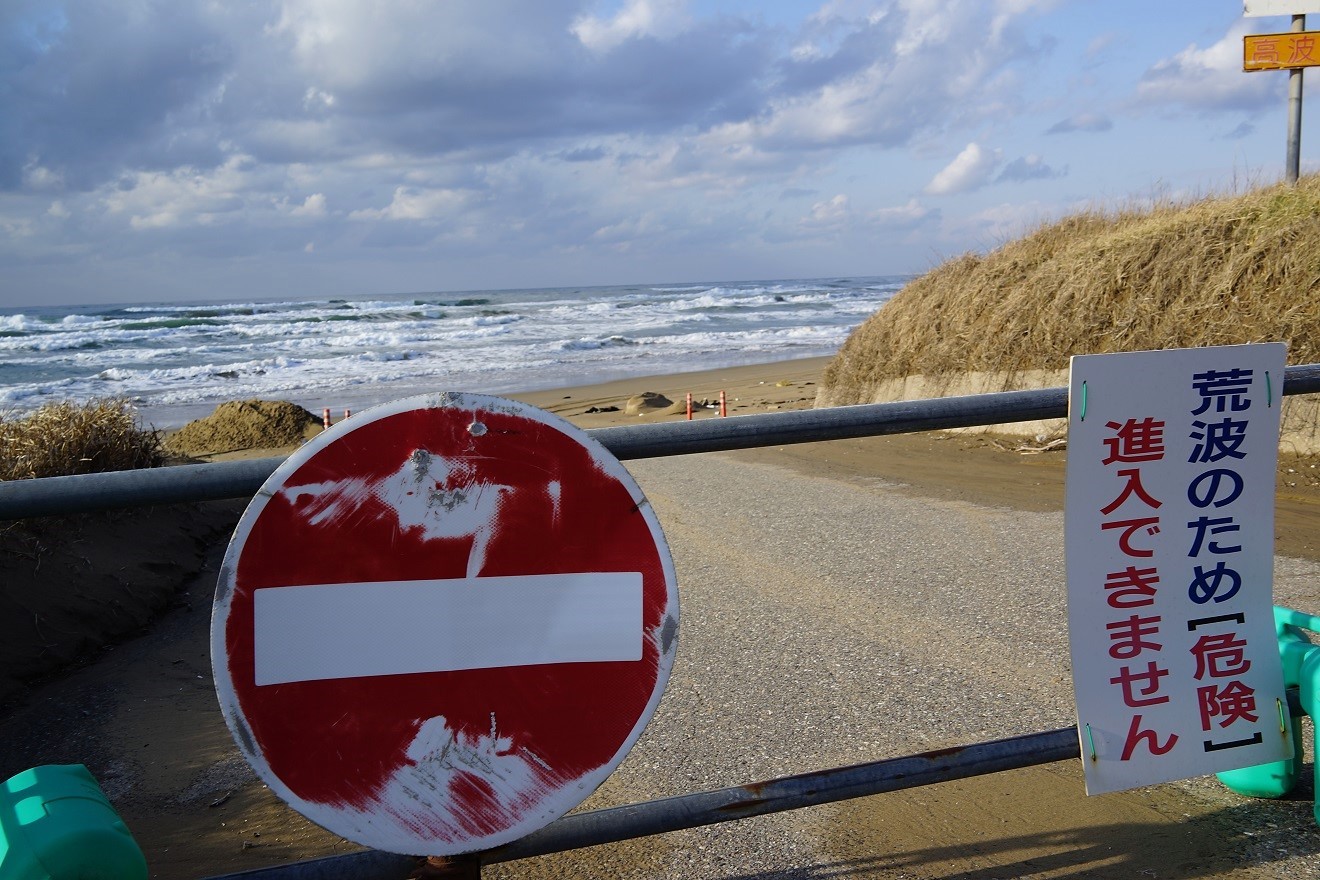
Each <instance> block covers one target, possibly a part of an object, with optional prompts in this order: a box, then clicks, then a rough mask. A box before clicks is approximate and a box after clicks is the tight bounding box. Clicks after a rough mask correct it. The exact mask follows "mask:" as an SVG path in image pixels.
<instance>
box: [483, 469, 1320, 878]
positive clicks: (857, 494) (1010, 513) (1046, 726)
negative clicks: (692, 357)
mask: <svg viewBox="0 0 1320 880" xmlns="http://www.w3.org/2000/svg"><path fill="white" fill-rule="evenodd" d="M629 468H630V470H631V471H632V472H633V474H634V475H635V477H636V478H637V480H638V482H639V483H640V484H641V486H642V488H643V490H644V491H645V492H646V494H647V497H648V498H649V500H650V501H651V503H652V504H653V505H654V507H655V509H656V511H657V513H658V515H659V518H660V522H661V524H662V526H663V528H664V530H665V533H666V536H667V539H668V541H669V544H670V546H671V549H672V552H673V554H674V558H675V564H676V568H677V572H678V578H679V589H680V603H681V615H682V624H681V630H680V636H679V640H680V641H679V649H678V658H677V661H676V663H675V668H674V673H673V675H672V677H671V679H670V683H669V687H668V690H667V692H666V694H665V697H664V699H663V701H662V702H661V705H660V708H659V710H658V712H657V715H656V717H655V718H654V719H653V721H652V722H651V724H650V726H649V727H648V728H647V730H646V732H645V733H644V734H643V736H642V738H641V740H640V741H639V743H638V745H637V746H636V747H635V748H634V750H633V752H632V753H631V754H630V755H629V757H628V758H627V759H626V760H625V762H624V763H623V765H622V766H621V767H620V768H619V770H618V771H616V773H615V774H614V776H612V777H611V778H610V780H608V781H607V783H606V784H605V785H604V786H603V787H602V789H601V790H600V791H599V792H598V793H597V795H596V796H595V797H594V798H593V799H592V801H590V802H589V804H588V806H592V807H599V806H608V805H615V804H620V803H628V802H631V801H636V800H641V799H648V798H656V797H665V796H670V795H676V794H681V793H684V792H688V791H696V790H705V789H712V788H719V787H723V786H728V785H736V784H742V783H747V782H753V781H758V780H764V779H769V778H772V777H776V776H781V775H785V774H792V773H800V772H804V771H809V770H817V769H822V768H826V767H833V766H838V765H845V764H852V763H858V762H861V761H869V760H876V759H881V758H889V757H896V756H902V755H908V754H913V753H915V752H920V751H924V750H927V749H933V748H941V747H946V746H952V745H956V744H964V743H972V742H978V741H984V740H988V739H996V738H1000V737H1006V736H1012V735H1015V734H1022V733H1031V732H1037V731H1043V730H1050V729H1054V728H1059V727H1064V726H1068V725H1071V724H1072V723H1073V721H1074V718H1073V707H1072V687H1071V681H1070V672H1069V666H1068V640H1067V631H1066V621H1067V617H1066V611H1065V600H1066V596H1065V583H1064V567H1063V516H1062V513H1057V512H1056V513H1032V512H1023V511H1020V510H1010V509H1004V508H993V507H987V506H981V505H977V504H971V503H966V502H956V501H941V500H933V499H929V498H920V497H912V496H911V494H910V493H901V492H897V491H894V490H893V487H892V486H887V485H885V484H883V483H879V482H877V481H874V480H867V479H854V480H852V481H847V482H843V481H838V480H834V479H824V478H812V477H808V476H803V475H801V474H799V473H795V472H791V471H788V470H785V469H781V468H777V467H772V466H767V465H761V464H752V463H747V462H744V461H742V460H740V459H739V458H738V457H737V456H736V455H706V456H683V457H678V458H672V459H661V460H648V461H635V462H631V463H630V464H629ZM1318 574H1320V567H1317V566H1316V565H1315V564H1313V563H1309V562H1304V561H1297V560H1281V561H1280V575H1279V576H1280V587H1281V589H1280V593H1281V594H1283V595H1285V596H1291V597H1292V600H1293V601H1297V600H1298V598H1299V596H1300V594H1301V593H1305V594H1308V595H1309V596H1310V598H1311V600H1312V602H1313V600H1314V598H1315V596H1316V585H1317V584H1320V578H1317V575H1318ZM1290 591H1291V592H1290ZM1074 763H1075V762H1068V763H1067V764H1055V765H1050V767H1049V768H1045V769H1041V768H1036V769H1034V770H1032V771H1014V772H1013V773H1009V774H1002V776H1003V777H1004V778H1003V779H1002V780H998V781H996V782H995V783H994V787H993V791H994V796H995V797H996V798H998V799H999V803H998V804H991V805H989V806H988V807H987V805H986V804H984V803H978V804H976V805H975V808H974V809H971V808H970V807H972V805H970V804H966V803H963V802H962V801H961V800H960V798H966V797H978V798H982V799H984V795H983V794H981V795H978V794H977V791H978V789H976V787H975V786H971V787H968V786H966V785H963V786H961V788H960V789H959V790H957V791H953V792H952V793H946V794H944V795H943V796H941V795H940V794H937V793H936V792H935V789H938V788H942V787H941V786H934V787H930V788H927V789H924V792H926V794H923V795H918V796H915V797H905V796H904V794H902V793H900V794H896V795H880V796H877V797H873V798H866V799H862V800H860V801H856V802H852V803H851V804H849V805H847V806H827V807H819V808H812V809H807V810H799V811H794V812H790V813H784V814H778V815H775V816H769V817H762V818H758V819H754V820H750V821H745V822H737V823H728V824H723V825H718V826H711V827H709V828H705V829H697V830H690V831H683V832H676V833H671V834H666V835H662V836H659V837H654V838H648V839H643V840H638V841H630V842H625V843H620V844H612V845H608V846H602V847H597V848H594V849H591V850H586V851H580V852H577V853H570V854H563V855H557V856H551V857H544V858H541V859H535V860H528V861H522V862H516V863H510V864H508V865H503V866H490V867H487V869H486V872H485V874H484V876H489V877H520V878H523V877H542V876H544V877H552V876H566V875H569V874H575V875H578V876H597V877H599V876H608V877H656V876H682V877H712V878H713V877H750V876H757V877H763V876H764V877H773V878H789V877H804V878H806V877H810V878H818V877H826V876H839V875H865V876H884V877H934V876H959V877H963V876H966V877H978V878H989V877H994V876H1005V877H1007V876H1025V875H1028V874H1031V875H1034V876H1072V875H1074V874H1073V872H1074V871H1075V872H1076V875H1086V876H1114V877H1119V876H1134V875H1136V874H1138V873H1142V872H1146V871H1150V872H1152V874H1153V875H1155V876H1161V877H1168V876H1183V877H1193V876H1195V877H1201V876H1251V877H1257V876H1259V877H1267V876H1268V877H1274V876H1280V877H1282V876H1290V877H1297V876H1308V875H1311V874H1312V873H1313V872H1315V871H1316V865H1317V856H1316V855H1315V853H1316V852H1317V851H1320V833H1317V829H1316V827H1315V825H1314V824H1313V823H1312V822H1311V819H1310V809H1309V807H1310V805H1309V803H1308V802H1305V801H1294V802H1290V803H1273V802H1271V803H1268V804H1266V805H1265V806H1263V807H1261V808H1259V810H1256V811H1255V812H1251V811H1247V812H1244V809H1245V808H1243V807H1242V806H1241V803H1255V802H1242V801H1241V799H1235V797H1234V796H1232V795H1229V794H1227V793H1226V792H1225V791H1224V790H1223V789H1222V788H1221V787H1219V786H1218V785H1217V784H1216V783H1214V782H1213V781H1211V780H1201V781H1198V782H1193V783H1189V784H1187V785H1182V786H1162V787H1159V789H1157V790H1153V791H1151V792H1148V793H1141V792H1138V793H1135V794H1131V795H1109V796H1106V797H1104V798H1092V799H1086V798H1085V797H1084V796H1083V794H1082V783H1081V773H1080V769H1079V768H1078V767H1076V766H1074ZM949 785H950V786H954V787H958V784H949ZM960 792H961V794H960ZM1056 797H1057V798H1060V799H1062V800H1063V801H1066V802H1060V803H1051V800H1052V799H1053V798H1056ZM941 803H942V804H943V806H941ZM1230 813H1231V815H1230ZM1024 817H1026V818H1024ZM1189 819H1192V820H1194V824H1192V825H1188V824H1186V823H1187V821H1188V820H1189ZM1009 822H1012V823H1014V824H1013V826H1012V827H1011V829H1006V830H1004V831H1003V832H1001V831H1000V830H999V823H1009ZM1020 823H1026V824H1028V825H1030V826H1031V828H1030V830H1029V831H1028V830H1024V828H1023V827H1019V826H1020ZM841 825H842V826H848V827H844V828H841V827H840V826H841ZM858 825H860V826H863V827H865V826H879V827H882V828H884V827H888V828H889V831H888V832H886V833H882V834H881V835H880V836H879V837H877V836H876V835H874V834H871V835H866V834H858V833H854V832H853V831H852V830H850V829H851V828H852V827H853V826H858ZM922 826H930V827H925V828H923V827H922ZM1221 826H1222V827H1221ZM936 828H938V829H940V830H938V831H936V830H935V829H936ZM1088 828H1089V829H1091V832H1090V833H1088V832H1087V830H1086V829H1088ZM1207 828H1212V829H1213V831H1212V837H1213V838H1214V839H1213V840H1212V839H1210V838H1209V837H1207V834H1206V829H1207ZM1253 828H1255V829H1256V830H1255V831H1252V830H1251V829H1253ZM894 829H898V830H897V831H895V830H894ZM903 829H909V830H907V831H904V830H903ZM1115 829H1117V830H1115ZM1271 829H1272V830H1271ZM1065 830H1066V832H1067V833H1064V832H1065ZM1010 832H1011V833H1012V834H1015V835H1018V836H1019V837H1021V838H1030V839H1026V840H1025V842H1022V843H1021V844H1020V847H1018V848H1020V849H1021V850H1022V851H1023V852H1022V853H1013V852H1007V851H1006V850H1008V849H1011V848H1010V847H1006V846H1005V844H1004V842H1003V838H1004V835H1005V834H1008V833H1010ZM1294 832H1295V833H1294ZM886 834H887V835H888V836H886ZM1125 834H1126V835H1128V836H1129V837H1130V838H1131V839H1132V841H1133V843H1131V845H1130V847H1129V849H1130V851H1124V849H1125V846H1127V844H1125V843H1124V840H1123V836H1124V835H1125ZM996 835H998V836H996ZM1069 835H1073V836H1072V837H1069ZM1107 836H1109V837H1113V839H1108V840H1107V839H1106V838H1107ZM1165 837H1167V838H1168V840H1165ZM928 838H933V839H934V840H936V841H938V842H939V843H937V844H936V845H935V847H936V848H937V849H938V848H940V847H948V848H950V849H951V851H950V852H949V853H944V854H943V855H941V857H940V858H927V857H925V856H923V857H921V858H916V859H914V858H912V857H911V854H910V852H909V853H904V852H902V851H899V852H897V853H896V852H893V851H892V848H893V847H895V846H897V847H899V848H900V850H901V847H902V846H904V845H905V844H906V845H909V846H915V845H916V844H915V843H914V841H920V842H921V843H922V845H923V846H927V847H929V846H931V844H930V842H929V840H928ZM878 840H879V841H880V842H881V843H882V844H884V845H885V846H886V847H887V848H888V849H887V851H881V850H879V849H877V841H878ZM1097 841H1098V842H1097ZM1148 842H1149V843H1148ZM1115 843H1117V844H1118V846H1117V849H1118V850H1119V852H1117V853H1115V851H1114V850H1115V846H1114V844H1115ZM1014 846H1018V845H1017V844H1015V845H1014ZM959 847H961V848H962V852H961V853H960V852H958V849H959ZM978 849H979V850H981V851H982V852H980V853H978ZM995 850H999V854H998V855H994V854H993V852H994V851H995ZM987 852H989V853H991V854H989V855H987V854H986V853H987ZM1024 853H1025V855H1024ZM1078 853H1080V855H1078ZM1047 856H1048V858H1046V857H1047ZM1032 858H1036V859H1037V861H1036V862H1032ZM941 859H942V860H941ZM1001 866H1006V867H1001ZM1001 871H1002V873H1000V872H1001ZM1106 872H1108V873H1106ZM1242 872H1245V873H1242Z"/></svg>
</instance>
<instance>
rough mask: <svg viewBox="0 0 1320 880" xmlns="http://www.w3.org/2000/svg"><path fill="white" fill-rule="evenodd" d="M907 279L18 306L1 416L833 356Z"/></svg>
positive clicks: (473, 385) (543, 382)
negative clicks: (88, 404)
mask: <svg viewBox="0 0 1320 880" xmlns="http://www.w3.org/2000/svg"><path fill="white" fill-rule="evenodd" d="M907 280H908V278H907V277H899V276H882V277H866V278H836V279H817V280H805V281H804V280H782V281H749V282H739V283H721V284H673V285H623V286H617V287H585V288H548V289H540V290H499V291H473V292H464V293H443V294H406V295H404V294H400V295H389V296H362V297H347V298H335V299H329V298H326V299H317V298H310V297H300V298H296V299H294V298H291V299H284V300H274V299H272V300H262V301H250V302H243V301H226V302H208V303H198V302H186V303H185V302H180V303H150V304H116V305H97V306H41V307H23V308H10V309H0V412H10V413H22V412H24V411H30V410H32V409H35V408H37V407H39V406H41V405H42V404H44V403H48V402H54V401H64V400H72V401H78V402H81V401H86V400H90V399H96V398H126V399H128V400H130V401H131V402H132V403H133V404H134V405H135V406H136V408H137V410H138V413H139V417H140V418H141V420H142V422H143V424H144V425H150V426H154V427H156V428H160V429H167V428H174V427H179V426H181V425H183V424H185V423H187V422H188V421H190V420H191V419H195V418H200V417H201V416H204V415H207V414H209V413H210V411H211V410H212V409H214V407H215V406H216V404H218V403H221V402H223V401H226V400H242V399H250V398H267V399H280V400H291V401H294V402H296V403H298V404H300V405H302V406H304V407H306V408H307V409H310V410H311V411H313V412H318V413H319V412H320V411H321V409H322V408H324V407H330V408H332V409H334V410H336V411H338V410H342V409H345V408H350V409H356V410H361V409H364V408H366V407H368V406H371V405H374V404H377V403H382V402H385V401H388V400H395V399H398V398H401V397H408V396H412V395H415V394H422V393H428V392H436V391H466V392H480V393H487V394H500V393H510V392H515V391H535V390H541V389H547V388H558V387H563V386H568V385H582V384H588V383H595V382H608V381H613V380H615V379H623V378H628V377H632V376H653V375H664V374H670V373H680V372H688V371H693V370H705V369H715V368H719V367H729V366H738V365H742V364H753V363H767V362H772V361H778V360H789V359H793V358H803V357H814V356H819V355H829V354H833V353H834V352H835V351H837V350H838V348H839V346H840V345H842V344H843V341H844V340H845V339H846V338H847V337H848V334H849V333H850V332H851V331H852V329H853V328H854V327H856V326H857V325H858V324H859V323H861V322H862V321H863V320H865V319H866V318H867V317H869V316H870V315H871V314H872V313H873V312H875V310H876V309H878V308H880V306H882V305H883V304H884V303H885V302H886V301H888V300H889V298H890V297H892V296H893V295H894V294H895V293H896V292H897V291H898V290H899V288H900V287H902V285H903V284H904V283H906V281H907Z"/></svg>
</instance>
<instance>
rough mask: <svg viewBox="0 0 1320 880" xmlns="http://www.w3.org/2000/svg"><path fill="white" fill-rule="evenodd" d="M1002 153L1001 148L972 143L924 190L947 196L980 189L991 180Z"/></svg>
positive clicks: (932, 179) (933, 178)
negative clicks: (992, 148)
mask: <svg viewBox="0 0 1320 880" xmlns="http://www.w3.org/2000/svg"><path fill="white" fill-rule="evenodd" d="M1002 155H1003V153H1002V151H1000V150H985V149H982V147H981V145H980V144H978V143H975V142H973V143H970V144H968V145H967V146H966V147H964V148H963V151H962V152H961V153H959V154H958V155H957V156H955V157H954V159H953V161H952V162H950V163H949V164H948V165H946V166H944V168H943V169H941V170H940V172H939V173H938V174H936V175H935V176H934V177H932V178H931V180H930V183H928V184H926V187H925V190H924V191H925V192H926V193H929V194H930V195H934V196H947V195H954V194H956V193H963V192H968V191H970V190H974V189H978V188H980V187H982V186H984V185H985V184H987V183H989V182H990V176H991V175H992V174H993V173H994V170H995V168H997V167H998V166H999V162H1000V160H1001V158H1002Z"/></svg>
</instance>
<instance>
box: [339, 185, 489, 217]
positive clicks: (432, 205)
mask: <svg viewBox="0 0 1320 880" xmlns="http://www.w3.org/2000/svg"><path fill="white" fill-rule="evenodd" d="M466 202H467V196H466V195H465V194H463V193H461V192H459V191H457V190H452V189H416V188H413V187H406V186H400V187H396V188H395V190H394V198H393V199H392V200H391V201H390V203H389V204H388V205H386V206H385V207H384V208H379V209H371V208H363V209H362V210H358V211H353V212H352V213H350V214H349V215H348V216H349V218H350V219H353V220H437V219H441V218H444V217H449V216H453V215H454V214H456V213H457V212H458V211H459V209H461V208H462V207H463V206H464V204H466Z"/></svg>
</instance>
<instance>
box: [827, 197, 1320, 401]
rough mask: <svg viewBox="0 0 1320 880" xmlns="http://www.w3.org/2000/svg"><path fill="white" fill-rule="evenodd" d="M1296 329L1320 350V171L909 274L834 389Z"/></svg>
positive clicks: (1312, 353)
mask: <svg viewBox="0 0 1320 880" xmlns="http://www.w3.org/2000/svg"><path fill="white" fill-rule="evenodd" d="M1272 340H1285V341H1287V342H1288V343H1289V347H1288V359H1289V362H1290V363H1314V362H1317V361H1320V175H1312V176H1309V177H1306V178H1303V179H1302V180H1301V181H1300V182H1299V184H1298V186H1297V187H1295V188H1293V187H1287V186H1284V185H1277V186H1271V187H1267V188H1262V189H1257V190H1254V191H1252V192H1249V193H1246V194H1244V195H1239V196H1231V197H1216V198H1207V199H1202V200H1199V201H1196V202H1192V203H1189V204H1184V205H1162V206H1158V207H1156V208H1153V209H1149V210H1125V211H1119V212H1113V213H1105V212H1101V211H1090V212H1083V213H1081V214H1077V215H1075V216H1071V217H1068V218H1066V219H1064V220H1061V221H1059V222H1057V223H1052V224H1049V225H1047V226H1043V227H1042V228H1040V229H1038V230H1036V231H1035V232H1033V233H1031V234H1029V235H1027V236H1025V237H1024V238H1022V239H1019V240H1017V241H1013V242H1010V243H1008V244H1005V245H1003V246H1002V247H1000V248H997V249H996V250H994V251H992V252H991V253H989V254H987V255H985V256H977V255H972V254H967V255H964V256H961V257H957V258H955V259H953V260H950V261H948V262H947V263H944V264H943V265H941V266H939V267H937V268H936V269H934V270H932V271H931V272H929V273H927V274H926V275H924V276H922V277H920V278H918V279H916V280H915V281H913V282H911V283H910V284H908V285H907V287H905V288H904V289H903V290H902V291H901V292H900V293H899V294H898V295H897V296H895V297H894V299H893V300H891V301H890V302H889V303H888V304H886V305H885V306H884V308H882V309H880V310H879V311H878V312H877V313H876V314H875V315H873V316H872V317H871V318H870V319H868V320H867V321H866V322H865V323H864V324H862V325H861V326H860V327H858V328H857V330H856V331H855V332H854V333H853V334H852V336H851V337H850V338H849V339H848V341H847V342H846V343H845V344H844V346H843V347H842V348H841V349H840V351H839V354H838V355H837V356H836V357H835V359H834V361H833V362H832V363H831V364H830V365H829V367H828V369H827V370H826V372H825V376H824V381H823V386H824V390H825V396H826V397H827V398H828V401H829V402H830V403H832V404H847V403H869V402H871V401H872V399H873V398H874V395H875V393H876V390H877V389H878V387H879V386H880V385H881V383H884V382H886V381H888V380H891V379H897V378H901V377H904V376H925V377H927V379H928V380H934V381H935V382H936V383H937V384H940V383H943V384H948V383H949V382H950V381H951V380H952V379H953V378H954V377H955V376H958V375H962V374H964V373H970V372H986V373H993V374H996V376H999V377H1002V387H1003V388H1005V389H1008V388H1016V387H1023V384H1024V383H1022V382H1021V381H1020V377H1021V374H1022V373H1023V372H1024V371H1027V370H1060V369H1064V368H1066V367H1067V365H1068V357H1069V356H1070V355H1074V354H1089V353H1104V352H1115V351H1137V350H1148V349H1163V348H1180V347H1188V346H1202V345H1224V344H1232V343H1243V342H1261V341H1272Z"/></svg>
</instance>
